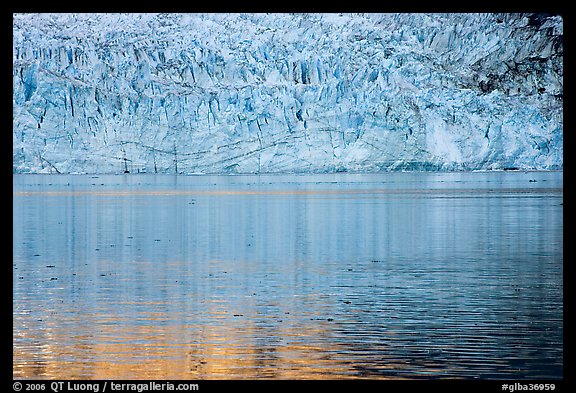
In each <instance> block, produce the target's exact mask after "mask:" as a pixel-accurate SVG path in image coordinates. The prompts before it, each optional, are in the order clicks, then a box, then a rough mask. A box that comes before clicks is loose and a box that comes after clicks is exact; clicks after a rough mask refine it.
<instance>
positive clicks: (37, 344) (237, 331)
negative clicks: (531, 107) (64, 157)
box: [13, 172, 563, 380]
mask: <svg viewBox="0 0 576 393" xmlns="http://www.w3.org/2000/svg"><path fill="white" fill-rule="evenodd" d="M13 185H14V187H13V188H14V192H13V255H14V257H13V269H14V270H13V282H14V284H13V309H14V319H13V321H14V322H13V341H14V357H13V361H14V362H13V363H14V365H13V373H14V377H16V378H59V379H71V378H81V379H91V378H95V379H104V378H117V379H201V378H206V379H209V378H217V379H237V378H281V379H283V378H290V379H322V378H329V379H334V378H371V379H373V378H392V379H402V378H408V379H411V378H466V379H472V378H480V379H514V380H518V379H523V378H544V379H557V378H558V379H560V378H562V375H563V364H562V357H563V343H562V336H563V331H562V315H563V299H562V292H563V287H562V278H563V277H562V274H563V273H562V272H563V220H562V211H563V206H562V204H563V193H562V188H563V179H562V172H527V173H525V172H495V173H484V172H478V173H386V174H375V175H374V174H372V175H359V174H330V175H282V176H279V175H261V176H171V175H152V174H141V175H135V174H130V175H109V176H108V175H107V176H103V175H99V176H90V175H14V176H13Z"/></svg>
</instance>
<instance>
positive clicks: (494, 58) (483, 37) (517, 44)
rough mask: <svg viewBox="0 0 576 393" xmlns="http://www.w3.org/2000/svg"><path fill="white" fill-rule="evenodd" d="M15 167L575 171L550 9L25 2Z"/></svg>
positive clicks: (17, 31) (17, 20)
mask: <svg viewBox="0 0 576 393" xmlns="http://www.w3.org/2000/svg"><path fill="white" fill-rule="evenodd" d="M13 33H14V34H13V171H14V172H15V173H26V172H47V173H51V172H58V173H118V172H124V171H125V170H128V171H131V172H136V171H140V172H143V171H147V172H159V173H160V172H164V173H165V172H169V173H174V172H178V173H234V172H238V173H260V172H262V173H264V172H332V171H385V170H476V169H506V168H519V169H562V168H563V140H562V129H563V119H562V115H563V109H562V108H563V106H562V100H563V98H562V97H563V21H562V18H561V17H560V16H554V15H543V14H15V15H14V17H13Z"/></svg>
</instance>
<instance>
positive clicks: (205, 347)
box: [13, 316, 398, 379]
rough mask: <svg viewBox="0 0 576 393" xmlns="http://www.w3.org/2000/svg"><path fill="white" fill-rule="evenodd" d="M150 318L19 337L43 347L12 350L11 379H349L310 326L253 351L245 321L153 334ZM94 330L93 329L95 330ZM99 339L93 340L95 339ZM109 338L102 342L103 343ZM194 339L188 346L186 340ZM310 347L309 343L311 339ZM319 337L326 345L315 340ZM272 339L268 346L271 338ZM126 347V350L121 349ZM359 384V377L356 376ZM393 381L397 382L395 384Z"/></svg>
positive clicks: (253, 328) (258, 330) (252, 330)
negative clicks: (133, 323) (88, 329)
mask: <svg viewBox="0 0 576 393" xmlns="http://www.w3.org/2000/svg"><path fill="white" fill-rule="evenodd" d="M165 317H166V316H162V317H161V318H158V317H153V318H150V320H149V321H148V322H147V323H146V324H145V325H141V326H132V329H131V330H128V329H127V327H126V326H123V325H121V324H120V325H114V324H111V323H110V322H113V321H112V320H108V321H101V322H105V323H101V324H99V328H98V329H97V330H98V331H94V332H91V333H85V334H76V335H75V336H74V337H73V338H71V337H70V335H71V334H72V333H71V332H67V331H64V330H63V329H60V328H58V327H57V325H56V323H53V324H51V325H52V326H50V325H49V326H48V327H47V328H46V329H44V330H43V331H42V332H41V333H42V335H40V334H38V333H40V331H38V330H28V331H27V332H26V333H23V332H22V331H20V332H19V333H17V336H18V337H15V338H18V339H19V340H26V341H32V342H43V345H42V350H41V352H38V347H37V346H31V348H26V347H23V346H16V347H14V368H13V372H14V378H38V379H41V378H49V379H256V378H257V379H262V378H264V379H334V378H345V377H353V376H354V375H353V370H351V368H350V365H349V364H347V362H345V361H342V360H341V359H338V358H336V357H331V356H330V354H331V353H334V354H336V353H338V352H339V351H341V350H342V348H340V347H338V346H337V345H334V346H330V345H329V344H328V343H329V342H330V340H328V339H327V337H323V336H327V335H328V330H327V329H326V328H324V327H323V324H322V323H317V324H310V325H308V326H307V327H306V330H305V332H304V331H302V330H299V331H294V330H292V331H288V330H287V331H284V332H282V331H278V332H277V333H278V335H279V336H282V337H283V338H284V339H283V340H282V341H284V342H282V343H278V345H270V344H261V345H254V343H253V342H250V340H249V338H253V337H257V336H264V337H265V336H266V335H267V333H269V332H265V331H262V330H263V328H262V327H259V326H257V325H256V324H255V323H254V321H252V320H251V319H249V318H234V319H228V320H227V321H226V323H225V324H218V325H211V326H205V327H202V328H198V327H191V326H188V327H186V326H158V325H157V324H158V321H159V320H160V321H162V320H165ZM95 330H96V329H95ZM96 335H98V337H96ZM107 336H108V337H111V338H112V337H114V339H113V340H109V341H108V342H106V340H105V339H103V337H107ZM190 336H194V340H193V342H188V343H185V342H183V339H185V338H186V337H190ZM312 337H313V338H314V343H307V341H309V339H310V338H312ZM319 337H321V338H322V337H323V338H324V339H322V340H318V338H319ZM271 339H273V338H271ZM124 340H126V342H123V341H124ZM356 377H358V376H356ZM395 379H398V378H395Z"/></svg>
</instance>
